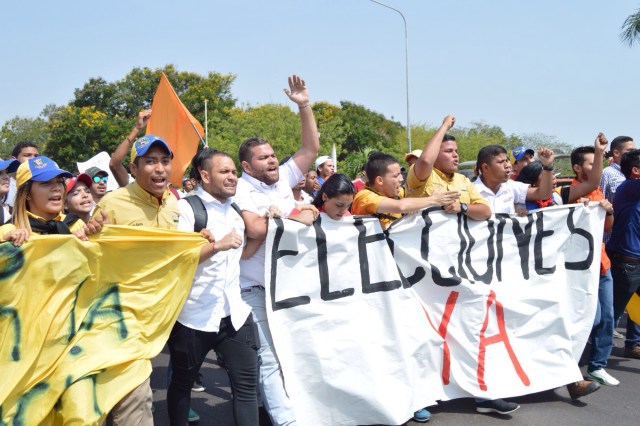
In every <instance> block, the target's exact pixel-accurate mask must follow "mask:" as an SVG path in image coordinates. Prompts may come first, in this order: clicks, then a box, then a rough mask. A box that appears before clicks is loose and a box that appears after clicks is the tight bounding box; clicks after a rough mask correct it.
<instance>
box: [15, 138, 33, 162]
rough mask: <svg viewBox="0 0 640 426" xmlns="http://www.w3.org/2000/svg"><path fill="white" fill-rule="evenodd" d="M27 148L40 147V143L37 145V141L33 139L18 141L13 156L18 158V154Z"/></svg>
mask: <svg viewBox="0 0 640 426" xmlns="http://www.w3.org/2000/svg"><path fill="white" fill-rule="evenodd" d="M25 148H35V149H38V145H36V144H35V143H33V142H31V141H22V142H18V143H17V144H16V146H14V147H13V150H12V151H11V156H12V157H13V158H18V155H20V153H21V152H22V150H23V149H25Z"/></svg>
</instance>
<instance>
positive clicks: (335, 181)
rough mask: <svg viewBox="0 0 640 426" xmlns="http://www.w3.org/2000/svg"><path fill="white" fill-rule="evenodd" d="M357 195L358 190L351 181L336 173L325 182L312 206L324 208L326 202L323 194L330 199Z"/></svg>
mask: <svg viewBox="0 0 640 426" xmlns="http://www.w3.org/2000/svg"><path fill="white" fill-rule="evenodd" d="M355 193H356V188H355V187H354V186H353V183H352V182H351V179H349V178H348V177H347V176H345V175H343V174H342V173H334V174H332V175H331V176H329V178H328V179H327V180H325V181H324V183H323V184H322V186H321V187H320V189H319V190H318V193H317V194H316V196H315V198H314V199H313V202H312V204H313V205H314V206H316V207H318V208H320V207H322V204H323V203H324V201H322V194H327V197H328V198H334V197H337V196H339V195H343V194H347V195H353V194H355Z"/></svg>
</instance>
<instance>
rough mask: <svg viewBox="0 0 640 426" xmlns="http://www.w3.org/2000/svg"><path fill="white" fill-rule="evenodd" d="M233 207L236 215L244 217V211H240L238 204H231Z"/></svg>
mask: <svg viewBox="0 0 640 426" xmlns="http://www.w3.org/2000/svg"><path fill="white" fill-rule="evenodd" d="M231 207H233V209H234V210H235V211H236V213H238V214H239V215H240V217H242V210H240V207H239V206H238V205H237V204H236V203H231Z"/></svg>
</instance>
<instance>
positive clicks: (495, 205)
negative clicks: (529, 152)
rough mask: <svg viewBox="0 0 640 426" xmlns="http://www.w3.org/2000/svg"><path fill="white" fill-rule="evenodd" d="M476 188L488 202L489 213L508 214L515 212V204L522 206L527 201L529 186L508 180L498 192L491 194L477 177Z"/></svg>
mask: <svg viewBox="0 0 640 426" xmlns="http://www.w3.org/2000/svg"><path fill="white" fill-rule="evenodd" d="M473 183H474V185H476V186H477V187H478V188H477V189H478V192H479V193H480V195H482V197H483V198H484V199H485V200H487V201H488V202H489V207H491V213H509V214H514V213H515V212H516V208H515V204H524V203H525V202H526V201H527V190H528V189H529V184H526V183H522V182H517V181H514V180H508V181H506V182H505V183H503V184H501V185H500V188H498V192H495V193H494V192H493V191H492V190H490V189H489V188H487V187H486V186H485V184H484V182H482V179H481V178H480V177H478V179H476V180H475V181H474V182H473Z"/></svg>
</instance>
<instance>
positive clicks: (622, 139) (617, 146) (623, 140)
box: [611, 136, 633, 151]
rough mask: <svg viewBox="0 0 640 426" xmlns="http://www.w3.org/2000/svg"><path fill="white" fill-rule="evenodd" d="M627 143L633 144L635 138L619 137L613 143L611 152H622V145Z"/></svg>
mask: <svg viewBox="0 0 640 426" xmlns="http://www.w3.org/2000/svg"><path fill="white" fill-rule="evenodd" d="M627 142H633V138H632V137H631V136H617V137H615V138H614V139H613V140H612V141H611V150H612V151H613V150H614V149H616V150H620V148H621V147H622V145H624V144H625V143H627Z"/></svg>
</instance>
